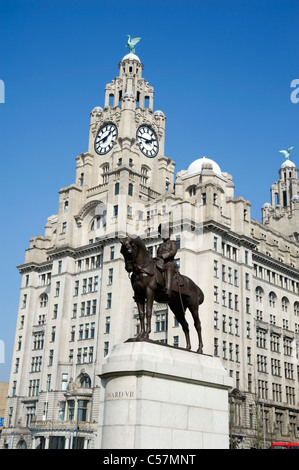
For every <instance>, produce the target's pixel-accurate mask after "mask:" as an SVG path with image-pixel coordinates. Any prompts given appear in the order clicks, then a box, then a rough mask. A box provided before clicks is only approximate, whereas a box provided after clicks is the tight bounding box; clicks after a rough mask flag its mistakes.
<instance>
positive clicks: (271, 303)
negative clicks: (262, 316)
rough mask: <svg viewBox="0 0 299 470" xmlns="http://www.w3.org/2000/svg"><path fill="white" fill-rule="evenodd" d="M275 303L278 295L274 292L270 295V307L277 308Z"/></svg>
mask: <svg viewBox="0 0 299 470" xmlns="http://www.w3.org/2000/svg"><path fill="white" fill-rule="evenodd" d="M275 301H276V294H275V293H274V292H270V294H269V305H270V307H275Z"/></svg>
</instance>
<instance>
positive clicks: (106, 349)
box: [104, 341, 109, 356]
mask: <svg viewBox="0 0 299 470" xmlns="http://www.w3.org/2000/svg"><path fill="white" fill-rule="evenodd" d="M108 353H109V341H105V343H104V356H107V354H108Z"/></svg>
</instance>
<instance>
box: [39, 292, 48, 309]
mask: <svg viewBox="0 0 299 470" xmlns="http://www.w3.org/2000/svg"><path fill="white" fill-rule="evenodd" d="M47 303H48V295H47V294H42V295H41V296H40V307H41V308H43V307H46V306H47Z"/></svg>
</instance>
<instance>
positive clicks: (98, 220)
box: [90, 211, 106, 231]
mask: <svg viewBox="0 0 299 470" xmlns="http://www.w3.org/2000/svg"><path fill="white" fill-rule="evenodd" d="M105 227H106V211H105V212H104V213H103V215H98V216H97V217H95V218H94V219H93V220H92V222H91V225H90V230H91V231H92V230H96V229H99V228H105Z"/></svg>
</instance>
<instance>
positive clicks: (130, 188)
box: [128, 183, 133, 196]
mask: <svg viewBox="0 0 299 470" xmlns="http://www.w3.org/2000/svg"><path fill="white" fill-rule="evenodd" d="M128 195H129V196H133V184H132V183H129V187H128Z"/></svg>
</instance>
